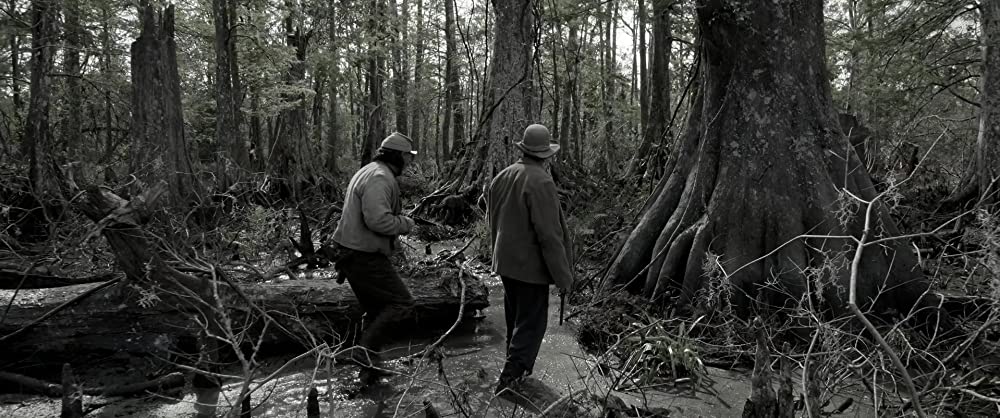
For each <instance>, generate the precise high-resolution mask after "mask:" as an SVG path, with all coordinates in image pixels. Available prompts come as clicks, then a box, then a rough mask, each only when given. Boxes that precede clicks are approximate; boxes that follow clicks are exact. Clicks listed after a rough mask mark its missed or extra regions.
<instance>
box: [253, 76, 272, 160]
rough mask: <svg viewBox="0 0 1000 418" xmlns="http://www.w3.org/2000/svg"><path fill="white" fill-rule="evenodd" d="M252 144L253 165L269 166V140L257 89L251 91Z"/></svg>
mask: <svg viewBox="0 0 1000 418" xmlns="http://www.w3.org/2000/svg"><path fill="white" fill-rule="evenodd" d="M249 128H250V129H249V130H250V144H251V146H253V154H252V156H251V158H250V159H251V160H252V161H253V166H254V168H255V169H257V170H263V169H265V168H266V167H267V163H266V162H267V156H268V154H269V153H268V151H269V150H268V148H267V140H266V139H265V138H266V136H265V135H264V125H263V122H262V121H261V120H260V92H259V91H256V89H251V92H250V126H249Z"/></svg>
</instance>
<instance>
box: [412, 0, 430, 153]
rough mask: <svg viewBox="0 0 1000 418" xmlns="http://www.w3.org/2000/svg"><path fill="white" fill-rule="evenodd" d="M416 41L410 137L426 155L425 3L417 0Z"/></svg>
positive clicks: (414, 145)
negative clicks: (424, 87) (424, 90)
mask: <svg viewBox="0 0 1000 418" xmlns="http://www.w3.org/2000/svg"><path fill="white" fill-rule="evenodd" d="M415 37H416V40H414V48H413V50H414V55H413V58H414V62H413V91H415V92H416V94H415V95H414V94H410V95H409V96H408V99H409V100H410V101H411V103H409V106H411V109H412V112H413V116H412V117H413V128H411V129H412V130H411V132H413V135H412V136H411V137H410V138H412V139H413V148H414V149H416V150H417V151H418V152H420V153H424V149H425V147H426V145H425V143H424V142H425V141H424V131H423V129H424V126H425V125H426V124H425V123H424V117H425V113H424V108H425V106H426V101H425V100H422V96H421V95H422V94H423V83H424V1H423V0H417V27H416V35H415Z"/></svg>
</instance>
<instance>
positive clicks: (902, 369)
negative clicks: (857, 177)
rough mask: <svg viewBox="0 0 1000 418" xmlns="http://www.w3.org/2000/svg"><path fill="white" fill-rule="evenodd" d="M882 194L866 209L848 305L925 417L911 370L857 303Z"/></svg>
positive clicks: (854, 260)
mask: <svg viewBox="0 0 1000 418" xmlns="http://www.w3.org/2000/svg"><path fill="white" fill-rule="evenodd" d="M883 193H885V192H883ZM881 196H882V194H879V195H878V196H875V198H874V199H872V200H871V201H870V202H867V203H868V207H867V208H866V209H865V229H864V230H863V231H862V232H861V238H859V239H857V249H856V250H855V251H854V259H853V260H852V261H851V281H850V285H849V288H848V292H849V296H848V302H847V307H848V308H849V309H850V310H851V312H852V313H853V314H854V316H855V317H857V318H858V320H859V321H861V323H862V324H864V326H865V329H867V330H868V332H869V333H871V334H872V337H874V338H875V341H876V342H878V345H879V346H880V347H882V350H883V351H885V353H886V354H887V355H888V356H889V359H890V360H892V364H893V366H895V367H896V370H898V371H899V373H900V374H902V375H903V383H904V384H905V385H906V390H907V391H909V392H910V398H911V399H910V401H911V402H913V409H914V411H915V412H916V413H917V416H918V417H920V418H925V417H926V416H927V414H925V413H924V408H923V406H921V405H920V393H919V392H917V388H916V386H915V385H914V384H913V378H911V377H910V372H909V371H907V370H906V366H904V365H903V362H902V361H900V360H899V355H898V354H896V351H895V350H893V349H892V346H890V345H889V343H888V342H886V341H885V338H883V337H882V334H881V333H880V332H878V330H877V329H875V325H873V324H872V323H871V321H869V320H868V318H867V317H865V314H864V313H863V312H861V310H860V309H858V305H857V288H858V270H859V268H860V266H861V254H862V252H863V251H864V249H865V247H866V246H867V245H866V242H865V241H866V240H867V239H868V234H869V232H871V219H872V210H873V209H874V208H875V203H876V202H877V201H878V199H879V197H881Z"/></svg>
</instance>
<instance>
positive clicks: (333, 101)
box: [326, 0, 341, 176]
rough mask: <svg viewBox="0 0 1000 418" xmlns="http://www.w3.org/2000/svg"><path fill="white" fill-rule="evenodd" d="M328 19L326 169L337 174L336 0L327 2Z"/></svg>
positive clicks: (337, 52)
mask: <svg viewBox="0 0 1000 418" xmlns="http://www.w3.org/2000/svg"><path fill="white" fill-rule="evenodd" d="M327 7H328V13H329V19H328V21H327V24H328V25H329V31H330V45H329V48H330V56H331V61H332V62H333V64H331V65H330V67H329V68H328V69H327V72H328V73H329V76H330V92H329V94H330V110H329V113H328V115H327V121H326V125H327V126H326V129H327V133H326V144H327V148H326V171H328V172H329V173H330V174H332V175H334V176H337V175H339V174H340V166H339V165H338V164H337V159H338V158H340V152H341V151H340V100H339V98H338V97H337V92H338V84H339V83H340V67H339V66H338V65H337V63H338V61H339V60H340V51H339V49H338V46H339V42H340V38H339V37H338V33H339V32H340V31H339V30H338V23H337V0H329V3H328V4H327Z"/></svg>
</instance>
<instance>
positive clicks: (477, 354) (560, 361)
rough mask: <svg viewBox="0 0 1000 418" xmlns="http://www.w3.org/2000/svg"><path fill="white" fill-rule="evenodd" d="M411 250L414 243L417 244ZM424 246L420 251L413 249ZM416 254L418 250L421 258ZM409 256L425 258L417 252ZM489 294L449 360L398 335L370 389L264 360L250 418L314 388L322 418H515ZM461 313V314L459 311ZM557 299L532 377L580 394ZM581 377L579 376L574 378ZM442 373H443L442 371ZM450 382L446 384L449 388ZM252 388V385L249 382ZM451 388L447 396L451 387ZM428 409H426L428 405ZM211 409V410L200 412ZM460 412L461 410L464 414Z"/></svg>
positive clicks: (315, 367) (495, 301) (114, 403)
mask: <svg viewBox="0 0 1000 418" xmlns="http://www.w3.org/2000/svg"><path fill="white" fill-rule="evenodd" d="M414 244H416V243H414ZM461 244H463V243H460V242H452V243H445V244H443V245H442V244H439V245H435V246H434V247H432V250H433V252H434V253H437V252H438V251H440V250H442V249H452V250H454V249H455V248H456V247H460V246H461ZM414 247H418V248H422V247H423V245H419V246H417V245H414ZM420 252H421V253H422V252H423V251H420ZM413 253H415V251H414V252H411V255H414V256H417V257H423V255H415V254H413ZM487 286H488V288H489V290H490V307H489V308H487V309H485V310H484V311H483V312H481V314H480V315H478V317H477V319H475V320H472V321H467V323H464V324H462V325H460V326H459V327H458V328H457V329H456V330H455V331H454V332H453V333H452V334H451V335H450V336H449V338H448V339H447V340H446V341H445V343H444V344H443V348H444V352H445V353H446V357H445V358H444V359H443V360H442V363H441V364H442V366H443V368H442V370H439V368H438V365H437V364H436V363H434V362H430V361H419V360H413V359H412V358H411V357H410V356H409V355H410V354H413V353H419V352H420V351H421V350H422V349H423V348H424V347H425V346H427V345H428V344H429V343H431V342H432V341H433V340H435V339H436V337H434V338H429V337H428V338H400V339H399V340H398V341H397V342H396V344H394V345H393V346H392V347H391V348H390V349H389V350H388V353H387V355H386V358H387V360H389V361H388V362H387V366H389V367H390V368H392V369H393V370H394V371H397V372H398V373H399V375H395V376H391V377H388V378H383V379H382V380H381V381H380V382H379V383H378V384H376V385H375V386H374V387H371V388H369V389H368V390H365V391H359V390H358V387H359V382H358V379H357V374H358V368H357V367H354V366H350V365H343V364H331V362H329V361H326V360H323V361H317V359H316V358H315V357H309V358H305V359H302V360H299V361H297V362H295V363H292V364H289V365H286V366H285V368H284V369H283V370H281V371H278V370H279V369H281V367H282V366H283V365H285V364H286V362H287V361H288V360H290V356H286V357H281V358H269V359H263V360H262V361H261V367H260V370H259V371H258V373H257V374H256V376H257V378H258V381H261V380H263V379H262V377H263V376H269V375H271V374H276V377H275V378H274V379H272V380H271V381H269V382H268V383H266V384H264V385H263V386H262V387H261V388H260V390H257V391H256V392H255V393H254V395H253V396H252V401H251V404H252V405H253V406H254V410H253V413H252V416H254V417H297V416H298V417H305V416H306V395H307V393H308V391H309V389H310V388H311V387H316V388H317V389H318V391H319V403H320V410H321V411H322V415H323V416H336V417H373V416H410V415H413V414H415V413H417V414H418V415H419V416H422V413H421V412H422V411H423V409H424V408H425V407H426V406H425V405H427V404H429V405H432V406H433V407H434V408H435V409H436V410H437V411H438V412H439V413H440V414H441V415H442V416H448V415H452V414H456V413H457V414H459V416H461V415H464V414H463V413H462V412H463V411H464V412H465V414H468V415H472V416H478V417H493V416H497V417H499V416H504V417H509V416H512V413H513V414H514V416H520V415H522V414H524V412H523V411H515V410H514V408H513V406H512V405H511V404H509V403H506V402H505V401H502V400H499V399H494V397H493V387H494V385H495V383H496V380H497V376H498V374H499V370H500V368H501V366H502V362H503V357H504V339H505V338H504V335H505V326H504V317H503V287H502V285H501V283H500V280H499V278H496V277H491V278H490V279H488V281H487ZM456 314H457V313H456ZM558 315H559V297H558V295H556V294H554V293H552V294H551V296H550V304H549V328H548V333H547V335H546V338H545V340H544V342H543V345H542V352H541V353H540V354H539V358H538V361H537V364H536V367H535V375H536V377H538V378H540V379H541V380H543V381H545V382H546V383H548V384H550V385H551V386H554V387H557V388H560V389H561V390H562V391H563V392H566V393H568V391H570V390H579V389H582V388H583V387H584V384H585V383H584V380H583V378H581V375H583V376H587V375H588V373H586V369H587V366H586V364H585V362H584V361H582V359H583V358H585V354H584V353H583V352H582V351H581V350H580V348H579V346H578V345H577V344H576V342H575V339H574V337H573V332H572V330H571V328H570V326H569V324H568V323H567V325H565V326H559V317H558ZM577 370H580V371H581V372H583V373H578V372H577ZM440 371H443V372H444V373H443V374H442V373H439V372H440ZM223 373H225V374H230V375H237V376H239V375H242V372H241V371H240V370H239V369H238V368H234V369H230V370H224V371H223ZM230 382H231V383H227V384H225V385H224V386H223V388H222V391H221V392H218V391H216V392H215V393H213V392H202V393H197V392H196V391H195V390H190V389H188V390H186V391H185V393H183V394H182V393H177V394H173V397H172V398H170V397H166V396H162V397H160V396H152V397H143V398H132V399H102V398H99V397H87V398H85V400H84V403H85V408H86V407H87V406H88V405H89V406H90V408H95V409H93V410H92V412H90V413H89V414H88V416H91V417H126V416H142V417H188V416H196V415H197V413H198V412H199V411H211V410H212V409H213V408H212V407H210V406H209V405H218V407H216V408H214V409H215V411H214V413H215V414H216V415H218V416H226V415H232V414H235V413H236V411H235V410H233V409H232V406H233V405H236V404H237V403H238V401H237V399H236V398H237V397H238V394H239V393H240V389H241V385H242V382H236V381H230ZM445 382H447V383H445ZM252 386H254V385H252ZM449 387H450V389H449ZM425 402H426V403H425ZM206 404H208V405H206ZM457 405H461V406H460V407H459V406H457ZM58 408H59V405H58V403H57V402H53V400H50V399H43V398H37V397H24V396H18V395H4V397H0V417H4V416H17V417H20V416H24V417H30V416H58V414H59V409H58Z"/></svg>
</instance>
